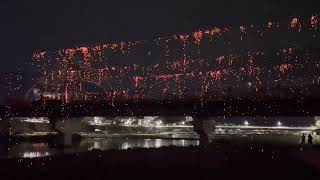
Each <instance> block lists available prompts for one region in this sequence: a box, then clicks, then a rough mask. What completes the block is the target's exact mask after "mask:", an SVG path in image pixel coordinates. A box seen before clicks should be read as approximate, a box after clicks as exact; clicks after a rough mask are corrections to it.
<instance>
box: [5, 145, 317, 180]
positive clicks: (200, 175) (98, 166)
mask: <svg viewBox="0 0 320 180" xmlns="http://www.w3.org/2000/svg"><path fill="white" fill-rule="evenodd" d="M0 176H1V177H0V178H1V180H2V179H19V180H21V179H24V180H25V179H49V180H50V179H55V180H57V179H69V180H71V179H197V180H198V179H218V178H223V179H319V178H320V148H318V147H310V146H303V147H274V146H271V145H250V144H246V145H230V144H212V145H210V146H209V147H208V148H199V147H189V148H178V147H163V148H159V149H131V150H126V151H106V152H100V151H94V152H88V153H80V154H74V155H65V156H56V157H48V158H38V159H6V160H0Z"/></svg>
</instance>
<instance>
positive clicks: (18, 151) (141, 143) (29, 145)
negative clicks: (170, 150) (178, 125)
mask: <svg viewBox="0 0 320 180" xmlns="http://www.w3.org/2000/svg"><path fill="white" fill-rule="evenodd" d="M191 145H193V146H196V145H199V141H198V140H176V139H128V138H123V139H121V138H119V139H116V138H115V139H104V138H90V139H83V140H81V141H80V143H78V144H76V145H74V146H73V147H72V148H68V149H64V150H58V149H57V148H56V147H54V146H51V145H49V144H48V143H35V142H22V143H18V144H15V145H11V146H10V147H9V148H8V150H7V152H5V151H3V150H1V151H0V157H1V158H6V157H7V158H38V157H47V156H52V155H54V154H59V153H77V152H86V151H92V150H101V151H105V150H110V149H116V150H125V149H130V148H159V147H164V146H181V147H187V146H191ZM62 151H63V152H62Z"/></svg>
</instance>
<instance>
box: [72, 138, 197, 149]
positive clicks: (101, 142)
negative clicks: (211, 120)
mask: <svg viewBox="0 0 320 180" xmlns="http://www.w3.org/2000/svg"><path fill="white" fill-rule="evenodd" d="M191 145H193V146H196V145H199V141H198V140H176V139H102V138H101V139H99V138H95V139H84V140H82V141H81V143H80V145H79V146H78V147H74V149H76V150H77V151H87V150H89V151H90V150H94V149H96V150H102V151H104V150H108V149H119V150H121V149H130V148H138V147H141V148H159V147H164V146H181V147H186V146H191Z"/></svg>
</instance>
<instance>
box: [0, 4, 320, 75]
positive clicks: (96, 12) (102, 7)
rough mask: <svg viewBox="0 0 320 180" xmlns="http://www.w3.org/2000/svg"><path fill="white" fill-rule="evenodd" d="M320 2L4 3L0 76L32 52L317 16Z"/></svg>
mask: <svg viewBox="0 0 320 180" xmlns="http://www.w3.org/2000/svg"><path fill="white" fill-rule="evenodd" d="M319 5H320V2H319V0H299V1H296V0H220V1H216V0H202V1H201V0H178V1H174V0H103V1H95V0H69V1H67V0H63V1H58V0H50V1H49V0H21V1H16V0H1V4H0V18H1V19H0V20H1V26H0V28H1V29H0V32H1V43H0V44H1V61H0V72H10V71H15V70H16V67H17V66H18V65H20V66H21V65H23V64H24V62H25V61H27V60H29V59H30V57H31V54H32V52H34V51H37V50H41V49H57V48H63V47H74V46H80V45H93V44H98V43H100V42H109V41H117V40H122V39H124V40H126V39H129V40H135V39H148V38H150V37H154V36H160V35H165V34H172V33H178V32H184V31H190V30H194V29H197V28H201V27H207V26H213V25H227V24H231V25H232V24H240V23H246V22H247V23H254V22H261V21H264V20H267V19H269V18H272V19H275V20H281V19H285V20H287V18H288V17H292V16H295V15H308V16H309V15H310V14H315V13H318V12H319V9H320V8H319V7H320V6H319Z"/></svg>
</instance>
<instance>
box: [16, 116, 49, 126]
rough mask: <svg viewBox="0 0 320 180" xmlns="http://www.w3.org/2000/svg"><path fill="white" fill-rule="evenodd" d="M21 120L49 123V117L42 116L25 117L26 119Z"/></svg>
mask: <svg viewBox="0 0 320 180" xmlns="http://www.w3.org/2000/svg"><path fill="white" fill-rule="evenodd" d="M21 121H23V122H30V123H45V124H48V123H50V121H49V119H47V118H43V117H40V118H26V119H22V120H21Z"/></svg>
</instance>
